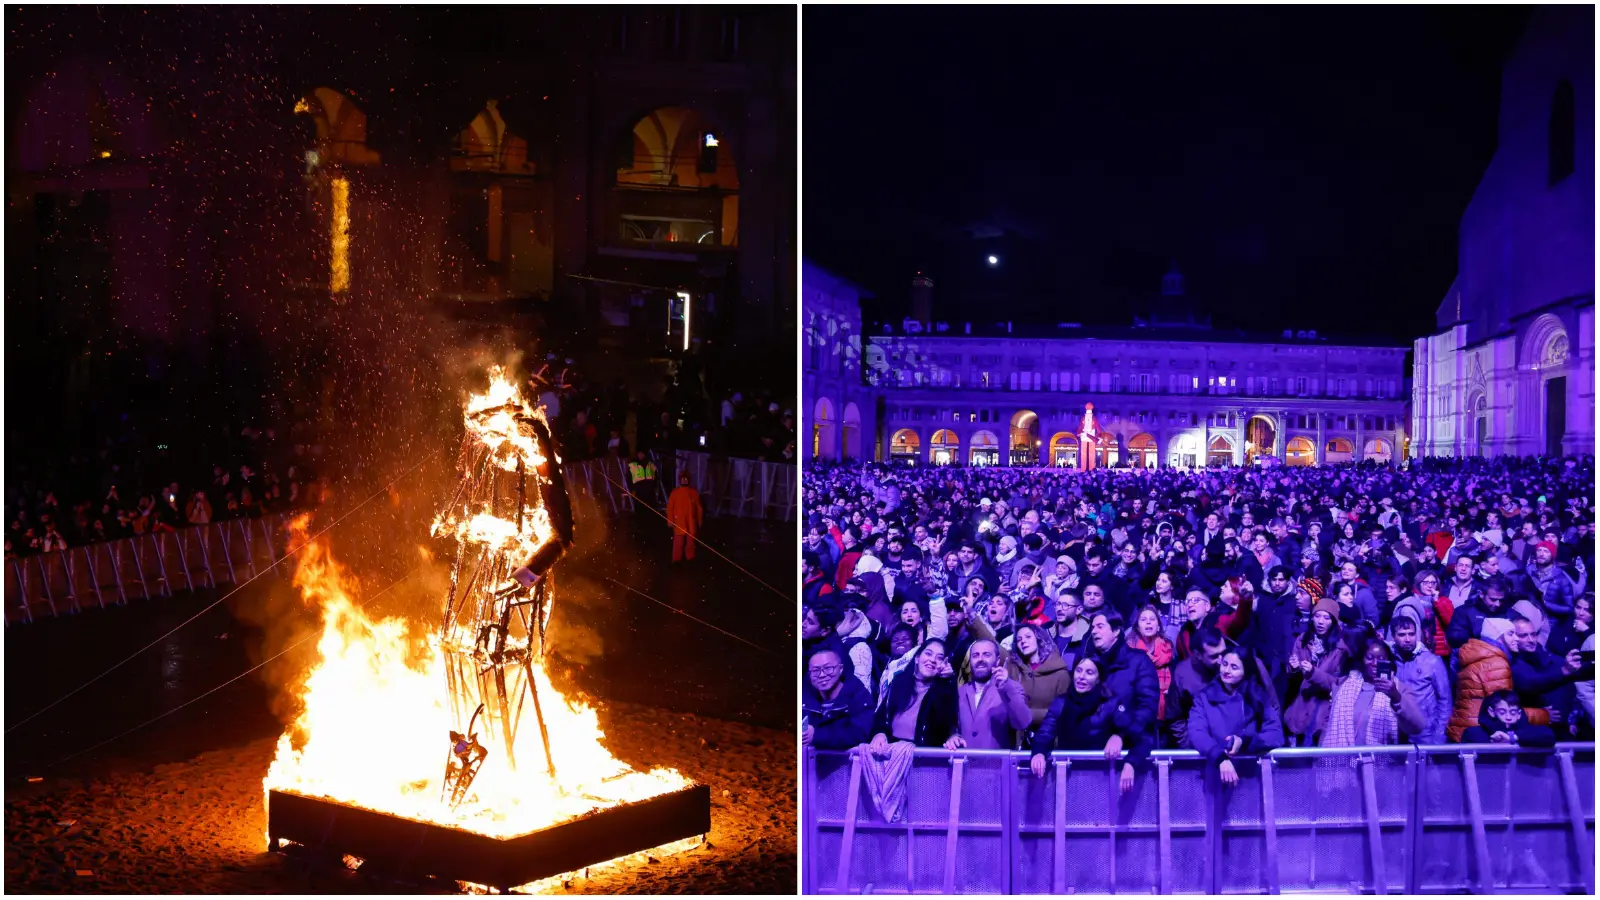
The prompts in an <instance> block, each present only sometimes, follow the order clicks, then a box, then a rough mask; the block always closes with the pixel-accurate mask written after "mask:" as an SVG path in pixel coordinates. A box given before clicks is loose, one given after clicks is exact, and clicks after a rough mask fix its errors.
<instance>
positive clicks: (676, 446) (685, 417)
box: [530, 354, 796, 463]
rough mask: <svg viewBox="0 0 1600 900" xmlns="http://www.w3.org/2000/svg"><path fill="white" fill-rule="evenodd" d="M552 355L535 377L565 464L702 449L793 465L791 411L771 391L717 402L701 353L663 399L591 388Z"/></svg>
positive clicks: (669, 383)
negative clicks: (576, 461) (610, 457)
mask: <svg viewBox="0 0 1600 900" xmlns="http://www.w3.org/2000/svg"><path fill="white" fill-rule="evenodd" d="M571 363H572V361H571V360H560V359H557V358H555V357H551V358H550V359H548V360H547V361H546V362H545V363H543V364H542V367H541V368H540V369H539V370H538V371H536V372H535V373H534V375H533V377H532V378H531V379H530V385H531V387H532V388H533V391H534V393H535V394H536V395H537V396H538V398H539V400H540V402H541V403H543V404H544V408H545V410H546V412H547V413H548V414H549V415H550V418H551V420H552V422H553V423H554V425H555V429H556V434H557V435H559V436H560V438H561V440H562V444H563V447H562V452H563V458H565V459H573V460H579V461H582V460H588V459H600V458H604V457H607V456H612V457H618V458H621V459H625V460H626V459H632V458H634V457H636V456H637V455H638V453H639V452H641V451H643V452H646V453H656V454H663V453H670V452H672V451H674V450H697V451H702V452H706V453H713V454H716V455H719V456H735V457H740V458H743V459H755V460H761V461H764V462H787V463H793V462H794V461H795V446H796V444H795V423H794V411H793V410H792V409H788V408H785V407H784V406H783V405H781V404H780V403H779V402H778V401H777V400H776V399H774V398H773V397H772V396H771V395H770V394H768V393H761V394H754V393H752V394H751V395H750V396H748V397H747V396H746V395H745V394H744V393H743V392H742V391H736V390H730V391H727V392H726V393H724V394H722V395H721V399H720V400H717V399H714V395H713V394H712V393H711V392H710V390H709V388H708V387H707V384H706V377H705V376H706V373H705V371H704V367H703V365H702V362H701V358H700V357H699V355H698V354H695V355H690V356H688V357H686V358H685V359H684V360H682V361H681V362H680V363H679V365H678V366H677V367H676V368H675V369H674V370H673V371H672V372H671V373H670V374H669V375H667V376H666V377H665V378H664V382H663V384H662V388H661V395H660V397H659V399H650V398H641V397H640V396H639V395H638V393H637V392H630V391H629V390H628V388H627V387H625V386H623V385H606V384H600V383H591V382H590V381H589V380H588V379H586V378H583V377H582V376H581V375H580V374H578V373H577V371H576V370H574V369H573V368H571Z"/></svg>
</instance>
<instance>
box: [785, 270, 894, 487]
mask: <svg viewBox="0 0 1600 900" xmlns="http://www.w3.org/2000/svg"><path fill="white" fill-rule="evenodd" d="M800 291H801V305H802V315H803V316H804V317H805V323H804V327H803V329H802V335H801V342H802V343H801V348H800V383H801V391H802V393H801V395H800V396H801V397H802V398H803V400H804V402H803V405H804V407H805V409H804V410H803V413H804V414H803V415H802V417H801V419H802V422H803V424H804V427H805V430H804V432H803V433H802V436H801V438H802V439H801V443H802V444H803V447H802V449H801V453H802V454H803V455H804V456H805V457H806V458H807V459H872V458H873V455H874V451H873V440H874V439H873V436H874V435H875V434H876V433H877V405H876V404H875V403H874V402H873V394H872V392H871V391H870V389H869V388H868V387H867V386H866V384H865V382H864V381H863V380H862V378H861V298H862V297H870V296H872V295H871V294H870V293H868V292H867V291H866V290H865V289H864V288H862V287H860V286H858V285H855V284H851V283H850V282H848V281H846V280H844V279H843V278H840V277H839V276H837V275H834V274H832V273H830V272H828V271H827V270H825V269H822V268H820V267H818V266H815V265H813V264H811V263H810V262H805V263H803V264H802V268H801V289H800Z"/></svg>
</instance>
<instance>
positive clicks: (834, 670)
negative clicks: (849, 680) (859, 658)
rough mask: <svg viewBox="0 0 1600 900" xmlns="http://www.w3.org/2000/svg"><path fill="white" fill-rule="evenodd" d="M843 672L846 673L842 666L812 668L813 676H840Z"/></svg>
mask: <svg viewBox="0 0 1600 900" xmlns="http://www.w3.org/2000/svg"><path fill="white" fill-rule="evenodd" d="M843 671H844V666H842V665H833V666H812V667H811V674H813V675H822V676H827V675H837V674H839V673H840V672H843Z"/></svg>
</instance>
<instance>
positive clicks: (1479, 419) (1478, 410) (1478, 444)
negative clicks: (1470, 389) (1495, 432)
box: [1467, 394, 1489, 456]
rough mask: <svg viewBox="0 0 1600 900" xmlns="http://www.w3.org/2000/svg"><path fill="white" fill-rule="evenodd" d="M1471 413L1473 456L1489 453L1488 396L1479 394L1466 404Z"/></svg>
mask: <svg viewBox="0 0 1600 900" xmlns="http://www.w3.org/2000/svg"><path fill="white" fill-rule="evenodd" d="M1467 409H1468V410H1470V411H1471V415H1472V452H1473V455H1474V456H1488V455H1489V447H1488V444H1489V398H1488V396H1487V395H1486V394H1479V395H1478V396H1477V397H1475V398H1474V399H1473V400H1471V401H1470V402H1469V403H1468V404H1467Z"/></svg>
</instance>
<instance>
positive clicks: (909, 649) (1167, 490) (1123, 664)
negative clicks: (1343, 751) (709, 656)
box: [801, 456, 1595, 789]
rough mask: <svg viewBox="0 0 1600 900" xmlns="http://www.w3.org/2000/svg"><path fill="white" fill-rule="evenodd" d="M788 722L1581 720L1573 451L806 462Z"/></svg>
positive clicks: (1267, 731) (872, 733)
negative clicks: (1437, 456) (798, 634)
mask: <svg viewBox="0 0 1600 900" xmlns="http://www.w3.org/2000/svg"><path fill="white" fill-rule="evenodd" d="M802 491H803V497H802V503H803V508H804V510H805V511H806V518H805V520H804V522H803V523H802V547H801V551H802V559H803V561H802V569H803V591H804V596H803V600H804V604H803V619H802V638H803V643H804V651H803V658H804V666H805V669H806V672H805V678H804V680H803V690H802V694H803V704H802V707H803V717H804V719H803V724H802V741H803V743H805V744H806V745H808V746H811V747H816V748H819V749H846V748H851V747H856V746H859V745H863V744H865V745H868V746H870V747H871V748H872V751H873V755H874V756H888V755H890V754H891V752H892V750H894V749H895V748H899V747H904V746H919V747H945V748H948V749H960V748H978V749H1011V750H1025V751H1031V754H1032V756H1031V759H1032V768H1033V771H1034V772H1035V773H1036V774H1039V775H1043V774H1044V772H1045V767H1046V761H1047V758H1048V754H1049V753H1051V752H1052V751H1055V750H1077V751H1096V752H1099V751H1104V753H1105V755H1106V757H1107V758H1109V759H1113V760H1114V759H1119V758H1120V759H1122V760H1123V763H1122V765H1121V767H1120V774H1121V779H1122V785H1123V787H1124V789H1127V788H1129V787H1131V786H1132V784H1133V782H1134V779H1135V778H1136V777H1138V775H1139V773H1140V772H1141V771H1143V770H1144V769H1145V768H1146V766H1147V763H1148V755H1149V753H1150V751H1151V750H1153V749H1158V748H1179V749H1192V750H1196V751H1198V752H1200V753H1201V754H1202V756H1203V757H1204V758H1205V760H1206V761H1207V764H1208V772H1209V773H1210V775H1209V776H1208V777H1213V778H1215V779H1217V781H1218V783H1221V784H1226V785H1231V784H1233V783H1235V782H1236V781H1237V779H1238V777H1239V770H1238V768H1236V766H1235V761H1236V760H1238V759H1242V758H1247V757H1251V756H1255V755H1258V754H1261V753H1265V752H1267V751H1269V750H1272V749H1274V748H1277V747H1284V746H1321V747H1348V746H1367V745H1382V744H1400V743H1417V744H1423V745H1429V744H1443V743H1446V742H1466V743H1488V744H1508V745H1517V746H1544V745H1551V744H1554V743H1556V742H1557V741H1560V740H1592V739H1593V735H1594V721H1595V718H1594V612H1593V610H1594V593H1593V586H1592V584H1591V583H1590V581H1589V572H1590V569H1591V568H1592V567H1593V565H1594V552H1595V544H1594V509H1593V505H1592V504H1593V497H1594V493H1595V476H1594V458H1593V457H1592V456H1584V457H1567V458H1560V459H1556V458H1497V459H1492V460H1485V459H1465V460H1420V461H1413V462H1411V463H1410V464H1408V465H1407V466H1404V467H1388V466H1379V465H1374V464H1370V463H1369V464H1360V465H1337V466H1324V467H1315V468H1311V467H1307V468H1298V467H1280V468H1274V469H1246V468H1229V469H1207V470H1201V471H1179V470H1172V469H1116V470H1106V469H1101V470H1093V471H1062V470H1039V469H1010V468H977V469H963V468H890V467H887V466H883V465H876V464H860V463H855V464H843V465H838V464H826V463H816V464H812V465H810V466H808V467H807V469H806V471H805V473H804V476H803V481H802Z"/></svg>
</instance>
